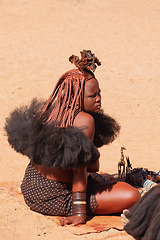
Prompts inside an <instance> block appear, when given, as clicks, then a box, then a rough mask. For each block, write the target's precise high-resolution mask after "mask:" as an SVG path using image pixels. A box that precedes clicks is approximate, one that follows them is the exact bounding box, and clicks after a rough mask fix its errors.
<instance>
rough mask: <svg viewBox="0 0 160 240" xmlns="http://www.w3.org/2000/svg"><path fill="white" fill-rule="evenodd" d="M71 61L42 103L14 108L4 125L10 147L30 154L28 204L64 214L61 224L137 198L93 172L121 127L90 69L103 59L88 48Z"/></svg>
mask: <svg viewBox="0 0 160 240" xmlns="http://www.w3.org/2000/svg"><path fill="white" fill-rule="evenodd" d="M69 61H70V62H71V63H74V64H75V65H76V69H73V70H70V71H68V72H66V73H65V74H63V75H62V76H61V77H60V79H59V80H58V82H57V84H56V86H55V88H54V90H53V92H52V94H51V96H50V98H49V99H48V101H47V102H46V103H45V105H43V103H42V102H40V101H37V100H36V99H34V100H33V101H32V103H31V105H30V106H29V107H27V106H23V107H21V108H20V109H16V110H14V111H13V112H12V113H11V115H10V117H9V118H7V120H6V125H5V129H6V132H7V135H8V141H9V143H10V144H11V146H12V147H13V148H14V149H15V150H16V151H17V152H20V153H22V154H24V155H27V156H28V157H29V158H30V163H29V165H28V166H27V169H26V171H25V176H24V179H23V182H22V185H21V190H22V194H23V196H24V199H25V202H26V204H27V205H28V206H29V207H30V209H31V210H33V211H36V212H39V213H42V214H46V215H58V216H62V218H61V220H60V224H61V226H64V225H66V224H72V225H78V224H84V223H85V222H86V217H87V215H90V214H92V215H96V214H110V213H120V212H122V211H123V209H125V208H129V207H131V206H132V205H133V204H134V203H136V202H137V201H138V199H139V192H138V191H137V190H136V189H135V188H133V187H132V186H130V185H129V184H127V183H125V182H114V183H109V182H107V181H105V179H104V178H103V177H101V176H100V175H98V174H96V172H98V171H99V151H98V149H97V148H98V147H101V146H102V145H104V144H109V143H110V142H112V141H113V140H114V139H115V138H116V136H117V134H118V132H119V129H120V127H119V125H118V123H117V122H116V121H115V120H114V119H113V118H111V117H110V116H108V115H105V114H104V113H103V112H102V110H101V90H100V87H99V83H98V80H97V79H96V77H95V75H94V73H93V72H94V71H95V69H96V67H97V65H100V64H101V63H100V62H99V60H98V59H97V58H96V57H95V55H94V54H92V52H91V51H90V50H88V51H86V50H83V51H82V52H81V59H79V57H77V56H74V55H72V56H71V57H70V58H69ZM42 106H43V110H42Z"/></svg>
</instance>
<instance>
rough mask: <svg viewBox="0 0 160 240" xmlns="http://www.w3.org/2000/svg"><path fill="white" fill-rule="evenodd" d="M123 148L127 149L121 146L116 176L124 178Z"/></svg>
mask: <svg viewBox="0 0 160 240" xmlns="http://www.w3.org/2000/svg"><path fill="white" fill-rule="evenodd" d="M123 150H127V149H126V148H125V147H124V146H123V147H121V158H120V161H119V162H118V178H125V160H124V154H123Z"/></svg>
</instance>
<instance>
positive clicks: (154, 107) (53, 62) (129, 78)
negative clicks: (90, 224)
mask: <svg viewBox="0 0 160 240" xmlns="http://www.w3.org/2000/svg"><path fill="white" fill-rule="evenodd" d="M159 39H160V4H159V1H158V0H152V1H149V0H148V1H146V0H130V1H128V0H114V1H113V0H107V1H106V0H59V1H58V0H45V1H44V0H34V1H32V0H0V102H1V108H0V152H1V157H0V182H6V181H9V182H12V181H17V180H18V181H21V180H22V178H23V175H24V171H25V168H26V166H27V164H28V162H29V160H28V159H27V157H24V156H21V155H20V154H18V153H16V152H15V151H14V150H13V149H11V148H10V146H9V144H8V142H7V138H6V136H5V133H4V130H3V128H4V124H5V118H6V117H7V116H9V113H10V112H11V111H12V110H13V109H15V108H16V107H19V106H20V105H22V104H28V103H29V102H30V101H31V99H32V98H33V97H38V98H42V99H47V98H48V97H49V95H50V94H51V91H52V89H53V87H54V85H55V83H56V81H57V79H58V78H59V77H60V76H61V75H62V74H63V73H64V72H65V71H68V70H70V69H72V68H73V66H72V65H71V64H70V63H69V61H68V57H69V56H70V55H72V54H75V55H79V52H80V51H81V50H83V49H87V50H88V49H91V50H92V51H93V52H94V53H95V54H96V56H97V57H98V58H99V59H100V61H101V62H102V66H101V67H98V69H97V70H96V77H97V79H98V80H99V82H100V87H101V91H102V104H103V109H104V111H105V112H106V113H108V114H109V115H111V116H112V117H114V118H115V119H117V121H118V122H119V124H120V125H121V132H120V135H119V137H118V138H117V139H116V140H115V141H114V142H113V143H112V144H111V145H109V146H105V147H102V148H101V149H100V152H101V158H100V162H101V168H100V170H101V172H108V173H111V174H114V173H117V162H118V161H119V159H120V147H121V146H125V147H126V149H127V150H126V151H124V154H125V155H126V156H129V157H130V160H131V163H132V166H133V167H146V168H148V169H149V170H154V171H158V170H160V163H159V159H160V152H159V149H160V141H159V137H160V101H159V94H160V84H159V79H160V40H159ZM0 212H1V217H0V233H1V237H0V238H1V239H3V240H8V239H12V240H21V239H23V240H28V239H30V240H32V239H33V240H35V239H36V240H37V239H46V240H50V239H57V240H58V239H63V238H65V239H70V240H72V239H74V240H75V239H81V240H82V239H101V240H102V239H111V240H113V239H124V240H125V239H132V237H130V236H129V235H125V236H123V237H122V236H121V235H117V236H116V237H114V234H113V236H112V234H110V236H108V235H107V234H108V233H107V232H101V233H94V234H88V235H83V236H75V235H73V234H72V233H71V232H70V231H69V230H68V228H62V227H59V226H57V225H56V224H55V223H54V222H53V221H50V220H49V219H46V218H45V217H44V216H42V215H40V214H37V213H34V212H31V211H29V210H28V209H26V208H25V207H23V206H21V205H20V204H19V203H18V202H17V201H16V200H15V199H14V198H13V197H12V196H10V195H8V193H6V192H5V191H3V190H2V189H1V190H0Z"/></svg>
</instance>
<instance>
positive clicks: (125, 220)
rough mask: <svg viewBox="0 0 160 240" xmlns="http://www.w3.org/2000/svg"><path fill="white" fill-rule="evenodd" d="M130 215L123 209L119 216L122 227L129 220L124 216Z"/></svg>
mask: <svg viewBox="0 0 160 240" xmlns="http://www.w3.org/2000/svg"><path fill="white" fill-rule="evenodd" d="M128 214H130V211H129V210H128V209H124V210H123V213H122V214H121V222H122V224H123V226H125V225H126V224H127V223H129V219H128V218H127V217H126V215H128Z"/></svg>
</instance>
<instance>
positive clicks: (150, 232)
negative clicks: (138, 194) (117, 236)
mask: <svg viewBox="0 0 160 240" xmlns="http://www.w3.org/2000/svg"><path fill="white" fill-rule="evenodd" d="M125 215H126V217H127V218H128V219H129V223H127V224H126V225H125V227H124V230H125V231H126V232H127V233H128V234H130V235H132V236H133V237H134V238H135V239H137V240H140V239H143V240H151V239H153V240H159V239H160V185H159V184H158V185H157V186H155V187H153V188H151V189H150V190H149V191H148V192H147V193H145V194H144V195H143V197H142V198H141V199H140V200H139V201H138V202H137V203H135V204H134V205H133V207H131V208H130V209H129V212H127V213H126V214H125Z"/></svg>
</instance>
